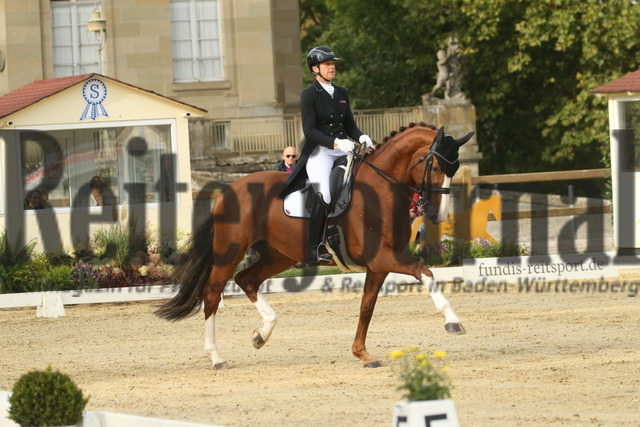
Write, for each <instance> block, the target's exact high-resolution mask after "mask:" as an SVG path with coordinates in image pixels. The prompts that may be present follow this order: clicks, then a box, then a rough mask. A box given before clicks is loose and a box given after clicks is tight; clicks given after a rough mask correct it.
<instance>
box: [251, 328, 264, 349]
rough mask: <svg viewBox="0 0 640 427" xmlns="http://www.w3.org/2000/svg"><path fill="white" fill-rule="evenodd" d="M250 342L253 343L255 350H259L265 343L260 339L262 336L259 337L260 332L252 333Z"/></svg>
mask: <svg viewBox="0 0 640 427" xmlns="http://www.w3.org/2000/svg"><path fill="white" fill-rule="evenodd" d="M251 342H252V343H253V346H254V347H255V348H256V349H261V348H262V346H263V345H265V344H266V343H267V342H266V341H265V340H263V339H262V335H260V332H258V331H253V336H252V337H251Z"/></svg>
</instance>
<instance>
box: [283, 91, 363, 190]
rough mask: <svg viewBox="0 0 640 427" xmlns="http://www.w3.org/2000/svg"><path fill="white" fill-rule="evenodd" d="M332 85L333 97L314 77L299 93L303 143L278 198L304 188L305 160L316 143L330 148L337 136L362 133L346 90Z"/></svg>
mask: <svg viewBox="0 0 640 427" xmlns="http://www.w3.org/2000/svg"><path fill="white" fill-rule="evenodd" d="M334 88H335V91H334V93H333V98H332V97H331V95H329V93H328V92H327V91H326V90H324V88H323V87H322V85H321V84H320V83H319V82H318V81H317V80H315V81H314V82H313V84H312V85H311V86H309V87H308V88H306V89H305V90H303V91H302V94H301V95H300V112H301V115H302V131H303V132H304V137H305V143H304V146H303V147H302V152H301V154H300V158H299V159H298V162H297V163H296V165H295V166H294V168H293V170H292V171H291V175H290V176H289V179H287V182H286V183H285V188H284V190H282V192H281V193H280V197H284V196H286V195H287V194H289V193H293V192H294V191H296V190H300V189H301V188H303V187H304V184H305V180H306V179H307V171H306V165H307V160H308V159H309V156H310V155H311V153H312V152H313V150H315V148H316V147H317V146H319V145H321V146H323V147H327V148H329V149H332V150H333V149H334V148H333V142H334V140H335V139H336V138H340V139H346V138H347V137H350V138H351V139H353V140H355V141H358V140H359V139H360V136H361V135H362V131H361V130H360V129H359V128H358V126H357V125H356V122H355V120H354V119H353V113H352V111H351V105H350V104H349V95H348V94H347V91H346V89H345V88H343V87H340V86H335V85H334ZM336 150H337V148H336Z"/></svg>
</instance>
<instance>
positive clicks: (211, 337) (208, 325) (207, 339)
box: [204, 314, 224, 366]
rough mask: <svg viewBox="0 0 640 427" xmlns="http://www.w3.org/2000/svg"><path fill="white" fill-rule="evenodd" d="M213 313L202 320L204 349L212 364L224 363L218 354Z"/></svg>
mask: <svg viewBox="0 0 640 427" xmlns="http://www.w3.org/2000/svg"><path fill="white" fill-rule="evenodd" d="M215 317H216V316H215V315H213V314H212V315H211V316H209V318H208V319H207V320H205V321H204V351H205V353H207V354H208V355H209V357H211V363H212V365H213V366H215V365H217V364H221V363H224V359H223V358H222V357H220V354H218V345H217V344H216V320H215Z"/></svg>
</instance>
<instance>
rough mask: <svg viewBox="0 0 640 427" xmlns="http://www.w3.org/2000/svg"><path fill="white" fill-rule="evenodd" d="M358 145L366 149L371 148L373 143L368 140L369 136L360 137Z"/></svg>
mask: <svg viewBox="0 0 640 427" xmlns="http://www.w3.org/2000/svg"><path fill="white" fill-rule="evenodd" d="M359 142H360V144H364V146H365V147H367V148H373V141H371V138H369V135H360V139H359Z"/></svg>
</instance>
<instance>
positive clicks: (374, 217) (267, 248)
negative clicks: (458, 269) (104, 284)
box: [156, 123, 473, 369]
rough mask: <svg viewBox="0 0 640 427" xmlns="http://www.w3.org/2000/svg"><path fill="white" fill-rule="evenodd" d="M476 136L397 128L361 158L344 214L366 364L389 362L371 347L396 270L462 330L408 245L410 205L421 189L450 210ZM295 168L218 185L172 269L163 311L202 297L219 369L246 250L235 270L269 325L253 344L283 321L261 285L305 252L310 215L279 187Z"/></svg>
mask: <svg viewBox="0 0 640 427" xmlns="http://www.w3.org/2000/svg"><path fill="white" fill-rule="evenodd" d="M472 135H473V133H470V134H468V135H466V136H465V137H463V138H460V139H459V140H456V139H454V138H452V137H451V136H448V135H446V134H444V131H443V130H442V129H440V130H439V131H437V130H436V129H435V128H434V127H433V126H427V125H425V124H424V123H421V124H420V125H415V124H411V125H410V126H409V127H408V128H403V129H401V130H400V132H394V133H393V134H392V135H391V136H390V137H387V138H385V141H384V143H382V144H378V146H377V147H376V150H375V151H374V152H373V153H371V154H369V155H367V156H366V157H361V156H360V157H359V159H355V160H354V161H355V162H356V169H357V171H356V175H355V177H354V181H353V193H352V198H351V204H350V205H349V207H348V208H347V210H346V212H345V213H344V214H343V215H341V216H340V217H338V218H336V219H332V220H330V221H335V222H337V225H338V226H340V227H341V228H342V230H343V234H344V240H345V244H346V248H347V252H348V253H347V255H348V256H349V258H350V259H351V260H353V261H354V262H355V263H356V264H357V265H359V266H362V267H364V268H366V278H365V283H364V289H363V295H362V302H361V306H360V318H359V320H358V327H357V330H356V335H355V339H354V341H353V345H352V347H351V351H352V353H353V354H354V356H356V357H357V358H359V359H360V360H362V363H363V365H364V366H365V367H378V366H381V365H382V363H381V362H380V360H379V359H377V358H376V357H374V356H372V355H371V354H369V353H368V352H367V348H366V346H365V341H366V336H367V330H368V328H369V322H370V321H371V316H372V315H373V310H374V307H375V304H376V300H377V298H378V292H379V291H380V288H381V286H382V284H383V282H384V280H385V278H386V277H387V275H388V274H389V273H390V272H394V273H401V274H408V275H411V276H413V277H415V278H416V279H417V280H419V281H421V282H422V283H423V284H424V286H425V287H426V289H428V290H429V292H430V295H431V298H432V299H433V302H434V304H435V306H436V308H437V309H438V310H439V311H441V312H442V313H443V314H444V317H445V329H446V330H447V331H448V332H451V333H458V334H462V333H464V332H465V331H464V328H463V327H462V324H461V323H460V319H459V318H458V316H457V315H456V314H455V313H454V311H453V310H452V308H451V305H450V304H449V301H447V299H446V298H445V297H444V296H443V295H442V293H441V292H440V290H439V289H438V286H437V285H436V283H435V281H434V279H433V274H432V273H431V271H430V270H429V268H427V266H425V265H424V264H422V263H420V262H417V261H416V260H415V259H413V258H411V257H410V256H409V255H407V254H405V253H404V249H405V247H406V246H407V243H408V242H409V238H410V231H411V226H410V220H409V204H410V202H411V198H412V196H413V192H419V193H421V194H422V195H423V199H424V200H425V202H426V204H427V205H426V209H425V214H426V216H427V218H428V219H429V220H431V221H432V222H434V223H438V222H440V221H444V220H446V219H447V215H448V205H449V194H448V193H449V185H450V182H451V178H452V177H453V175H454V174H455V172H456V170H457V169H458V167H459V162H458V148H459V147H460V146H462V144H464V143H465V142H467V141H468V140H469V138H470V137H471V136H472ZM286 179H287V174H285V173H283V172H275V171H273V172H272V171H263V172H256V173H252V174H250V175H247V176H246V177H244V178H241V179H239V180H237V181H236V182H234V183H232V184H231V185H229V186H228V187H226V188H225V189H224V190H222V192H221V193H220V196H219V197H218V198H217V200H216V202H215V205H214V207H213V210H212V214H211V215H210V218H209V219H208V220H207V221H205V223H204V224H203V225H202V226H200V227H199V228H198V230H197V231H195V233H194V234H193V238H192V245H191V248H190V250H189V252H188V254H187V256H186V260H185V262H184V263H182V264H180V265H179V266H178V267H176V270H175V272H174V274H173V279H174V280H175V283H176V286H178V291H177V293H176V295H175V296H174V297H173V298H171V299H170V300H168V301H167V302H165V303H164V304H162V305H161V306H160V308H159V309H158V310H157V311H156V314H157V315H158V316H160V317H162V318H164V319H167V320H173V321H175V320H180V319H183V318H185V317H187V316H189V315H191V314H194V313H196V312H197V311H199V309H200V307H201V305H202V303H204V318H205V337H204V349H205V352H206V353H207V354H208V355H209V356H210V357H211V362H212V364H213V369H223V368H226V367H228V365H227V363H226V362H225V361H224V359H223V358H222V357H221V356H220V354H219V352H218V348H217V344H216V339H215V316H216V312H217V310H218V305H219V304H220V301H221V298H222V292H223V290H224V288H225V285H226V284H227V281H228V280H230V278H231V277H232V275H233V273H234V271H235V269H236V267H237V265H238V264H239V263H240V262H241V261H242V259H243V257H244V255H245V252H246V251H247V249H249V248H253V249H254V250H255V251H257V252H258V254H259V255H260V257H259V259H258V260H257V261H256V262H255V263H254V264H252V265H250V266H248V267H247V268H245V269H244V270H242V271H240V272H239V273H237V274H236V275H235V282H236V283H237V284H238V286H239V287H240V288H241V289H242V290H243V291H244V292H245V294H246V295H247V297H249V299H250V300H251V301H252V302H253V303H254V304H255V307H256V308H257V310H258V313H260V316H261V317H262V327H260V328H258V329H257V330H256V331H254V333H253V338H252V341H253V345H254V347H256V348H260V347H262V346H263V345H264V344H265V343H266V342H267V340H268V339H269V336H270V335H271V332H272V331H273V328H274V326H275V324H276V321H277V316H276V313H275V311H274V310H273V308H272V307H271V306H270V305H269V303H268V302H267V301H266V299H265V297H264V296H263V295H262V293H260V292H259V288H260V285H261V283H262V282H263V281H265V280H266V279H268V278H269V277H271V276H273V275H275V274H278V273H280V272H282V271H284V270H286V269H287V268H289V267H291V266H293V265H294V264H296V263H298V262H303V261H304V260H305V259H306V258H307V251H308V245H307V228H308V227H307V221H308V220H307V219H302V218H291V217H288V216H287V215H285V213H284V212H283V206H282V203H283V202H282V199H280V198H278V194H279V193H280V191H281V190H282V188H283V184H284V182H285V180H286Z"/></svg>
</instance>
